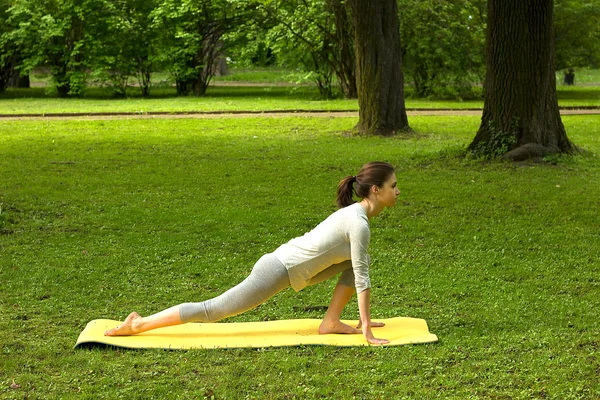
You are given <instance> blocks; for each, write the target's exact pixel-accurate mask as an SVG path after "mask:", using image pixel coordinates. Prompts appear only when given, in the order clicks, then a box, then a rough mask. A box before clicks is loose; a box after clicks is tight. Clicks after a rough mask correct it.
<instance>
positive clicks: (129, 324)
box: [104, 312, 142, 336]
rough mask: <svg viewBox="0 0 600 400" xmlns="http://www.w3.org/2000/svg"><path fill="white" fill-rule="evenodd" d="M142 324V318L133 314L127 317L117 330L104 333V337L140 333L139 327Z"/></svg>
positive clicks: (113, 329)
mask: <svg viewBox="0 0 600 400" xmlns="http://www.w3.org/2000/svg"><path fill="white" fill-rule="evenodd" d="M141 322H142V317H141V315H140V314H138V313H136V312H132V313H131V314H129V316H127V318H126V319H125V321H123V323H122V324H121V325H119V326H117V327H116V328H112V329H109V330H107V331H106V332H104V336H129V335H135V334H136V333H139V332H140V329H139V325H140V323H141Z"/></svg>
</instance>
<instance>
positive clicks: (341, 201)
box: [337, 176, 356, 208]
mask: <svg viewBox="0 0 600 400" xmlns="http://www.w3.org/2000/svg"><path fill="white" fill-rule="evenodd" d="M354 182H356V177H355V176H347V177H345V178H344V179H342V180H341V181H340V183H339V185H338V188H337V205H338V207H339V208H344V207H347V206H349V205H350V204H354V199H353V198H352V195H353V194H354Z"/></svg>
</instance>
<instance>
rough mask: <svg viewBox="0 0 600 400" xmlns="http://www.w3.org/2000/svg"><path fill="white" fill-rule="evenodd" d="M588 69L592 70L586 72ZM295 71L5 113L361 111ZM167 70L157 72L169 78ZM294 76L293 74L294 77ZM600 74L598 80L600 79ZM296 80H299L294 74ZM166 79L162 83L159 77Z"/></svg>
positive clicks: (18, 101) (586, 99) (409, 100)
mask: <svg viewBox="0 0 600 400" xmlns="http://www.w3.org/2000/svg"><path fill="white" fill-rule="evenodd" d="M582 74H583V76H584V78H583V79H587V80H589V81H597V82H600V78H598V79H597V76H598V74H597V73H596V71H595V70H589V71H588V72H586V73H582ZM586 74H587V75H586ZM293 75H294V72H293V71H287V70H280V69H273V68H266V69H250V70H244V69H239V70H233V73H232V75H230V76H227V77H222V78H218V79H215V83H218V82H228V83H229V84H231V85H235V84H236V83H237V84H240V85H242V84H243V82H251V83H259V84H264V85H266V86H258V87H256V86H250V87H248V86H225V87H223V86H215V85H213V86H210V87H209V88H208V91H207V94H206V96H204V97H195V96H181V97H178V96H176V93H175V89H174V88H173V87H164V86H158V87H155V88H153V89H152V92H151V96H150V97H148V98H143V97H141V96H140V94H139V90H138V89H137V88H133V87H132V88H129V91H128V97H127V98H124V99H118V98H114V97H113V96H112V92H111V91H110V90H109V89H107V88H98V87H91V88H88V89H87V90H86V92H85V95H84V96H83V97H80V98H68V99H61V98H57V97H56V96H55V95H51V94H47V93H46V89H45V88H44V87H33V88H31V89H8V90H7V91H6V92H5V93H2V94H0V115H2V114H4V115H6V114H50V113H61V112H62V113H65V112H66V113H108V112H115V111H119V112H130V113H147V112H214V111H234V112H239V111H251V112H252V111H254V112H255V111H263V110H275V111H282V110H328V111H340V110H344V111H358V102H357V101H356V100H347V99H334V100H321V99H319V93H318V90H317V88H316V87H312V86H281V84H282V83H286V82H288V83H289V81H290V79H291V77H292V76H293ZM165 77H166V76H165V74H157V79H158V80H159V81H160V80H163V79H164V78H165ZM288 78H290V79H288ZM596 79H597V80H596ZM291 80H292V82H293V81H294V79H291ZM47 81H48V77H47V76H45V75H37V76H34V82H33V83H38V84H39V83H47ZM157 83H159V84H160V82H157ZM557 91H558V100H559V105H560V106H562V107H578V106H579V107H581V106H586V107H590V106H591V107H600V86H593V85H592V86H572V87H569V86H564V85H559V86H558V87H557ZM406 107H407V108H409V109H423V108H434V109H437V108H449V109H465V108H483V100H482V99H475V100H465V101H455V100H430V99H418V98H413V96H412V89H411V88H410V87H407V89H406Z"/></svg>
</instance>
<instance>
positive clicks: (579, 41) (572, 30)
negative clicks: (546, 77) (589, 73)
mask: <svg viewBox="0 0 600 400" xmlns="http://www.w3.org/2000/svg"><path fill="white" fill-rule="evenodd" d="M554 3H555V6H554V34H555V43H556V69H557V70H562V69H566V68H573V67H575V68H577V67H583V68H599V67H600V3H599V2H598V1H597V0H555V2H554Z"/></svg>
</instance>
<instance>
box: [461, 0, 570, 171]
mask: <svg viewBox="0 0 600 400" xmlns="http://www.w3.org/2000/svg"><path fill="white" fill-rule="evenodd" d="M487 4H488V5H487V7H488V26H487V58H486V67H487V71H486V78H485V83H484V107H483V117H482V119H481V126H480V127H479V131H478V132H477V135H476V136H475V139H474V140H473V142H472V143H471V144H470V145H469V150H470V151H471V152H473V153H475V154H478V155H481V156H484V157H494V156H500V155H501V156H503V157H505V158H509V159H513V160H523V159H528V158H537V157H543V156H546V155H548V154H554V153H571V152H573V151H575V146H573V144H572V143H571V142H570V141H569V139H568V138H567V134H566V132H565V128H564V126H563V124H562V120H561V118H560V112H559V108H558V100H557V97H556V77H555V71H554V39H553V0H488V3H487Z"/></svg>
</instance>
